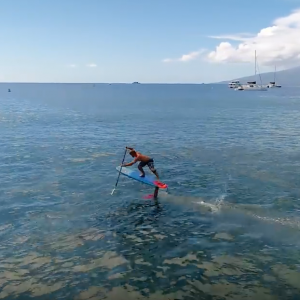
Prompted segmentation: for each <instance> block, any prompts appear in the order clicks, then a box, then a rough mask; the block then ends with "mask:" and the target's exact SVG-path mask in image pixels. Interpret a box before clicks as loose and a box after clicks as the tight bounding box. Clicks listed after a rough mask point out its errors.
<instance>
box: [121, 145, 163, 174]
mask: <svg viewBox="0 0 300 300" xmlns="http://www.w3.org/2000/svg"><path fill="white" fill-rule="evenodd" d="M126 149H128V150H130V151H129V154H130V155H131V156H132V157H134V160H133V161H132V162H130V163H128V164H123V165H122V167H129V166H132V165H133V164H135V163H136V162H138V161H139V162H140V163H139V165H138V169H139V170H140V172H141V175H140V176H141V177H145V171H144V170H143V167H145V166H146V165H147V166H148V168H149V169H150V170H151V172H152V173H153V174H154V175H155V176H156V178H157V179H159V178H158V174H157V171H156V170H155V167H154V161H153V159H152V158H150V157H149V156H147V155H144V154H142V153H140V152H137V151H135V150H134V149H133V148H130V147H126Z"/></svg>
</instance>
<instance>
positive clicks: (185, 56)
mask: <svg viewBox="0 0 300 300" xmlns="http://www.w3.org/2000/svg"><path fill="white" fill-rule="evenodd" d="M204 51H205V50H204V49H200V50H199V51H193V52H190V53H188V54H183V55H182V56H181V57H180V58H175V59H172V58H166V59H164V60H163V62H164V63H170V62H174V61H180V62H187V61H191V60H194V59H196V58H197V57H199V56H200V55H201V54H202V53H203V52H204Z"/></svg>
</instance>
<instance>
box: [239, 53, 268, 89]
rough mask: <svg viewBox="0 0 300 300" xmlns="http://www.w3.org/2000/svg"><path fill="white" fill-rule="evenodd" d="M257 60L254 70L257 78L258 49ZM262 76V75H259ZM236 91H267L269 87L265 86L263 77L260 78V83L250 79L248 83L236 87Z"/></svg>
mask: <svg viewBox="0 0 300 300" xmlns="http://www.w3.org/2000/svg"><path fill="white" fill-rule="evenodd" d="M254 55H255V62H254V72H255V78H256V73H257V72H256V50H255V54H254ZM259 77H260V75H259ZM235 90H236V91H267V90H268V89H267V88H266V87H263V85H262V82H261V78H260V85H259V84H257V83H256V80H255V81H248V82H247V84H242V85H240V86H239V87H237V88H236V89H235Z"/></svg>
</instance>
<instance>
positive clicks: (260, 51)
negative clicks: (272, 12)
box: [207, 9, 300, 67]
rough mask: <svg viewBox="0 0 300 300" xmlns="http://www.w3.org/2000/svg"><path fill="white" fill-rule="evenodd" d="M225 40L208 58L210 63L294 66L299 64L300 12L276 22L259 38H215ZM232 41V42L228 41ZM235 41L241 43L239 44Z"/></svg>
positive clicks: (258, 35)
mask: <svg viewBox="0 0 300 300" xmlns="http://www.w3.org/2000/svg"><path fill="white" fill-rule="evenodd" d="M212 38H215V39H222V40H223V41H222V42H221V43H220V44H219V45H218V46H217V47H216V49H215V50H214V51H212V52H210V53H209V54H208V55H207V59H208V60H209V61H211V62H217V63H220V62H227V63H238V62H251V63H253V62H254V51H255V50H256V52H257V57H258V63H259V64H261V65H265V66H271V65H272V66H273V65H274V64H276V65H277V66H279V67H291V66H295V65H297V64H300V9H298V10H295V11H293V12H292V13H291V14H290V15H288V16H285V17H281V18H278V19H276V20H275V21H274V22H273V24H272V26H270V27H266V28H263V29H261V30H260V32H258V33H257V34H256V35H252V36H251V35H250V34H239V35H224V36H212ZM229 41H231V42H229ZM234 42H240V43H238V44H237V45H236V43H234Z"/></svg>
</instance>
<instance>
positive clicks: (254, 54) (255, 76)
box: [254, 50, 256, 80]
mask: <svg viewBox="0 0 300 300" xmlns="http://www.w3.org/2000/svg"><path fill="white" fill-rule="evenodd" d="M254 56H255V62H254V74H255V80H256V50H255V52H254Z"/></svg>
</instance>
